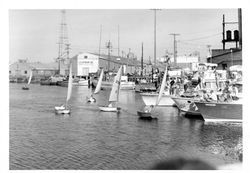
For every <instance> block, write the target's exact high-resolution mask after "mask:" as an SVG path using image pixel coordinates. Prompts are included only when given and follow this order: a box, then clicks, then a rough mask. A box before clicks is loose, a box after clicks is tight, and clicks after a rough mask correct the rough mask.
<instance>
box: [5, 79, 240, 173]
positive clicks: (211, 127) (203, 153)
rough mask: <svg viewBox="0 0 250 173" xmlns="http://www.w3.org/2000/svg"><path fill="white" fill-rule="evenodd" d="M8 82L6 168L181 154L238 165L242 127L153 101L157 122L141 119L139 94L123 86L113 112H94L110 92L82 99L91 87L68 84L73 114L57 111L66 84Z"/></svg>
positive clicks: (146, 163)
mask: <svg viewBox="0 0 250 173" xmlns="http://www.w3.org/2000/svg"><path fill="white" fill-rule="evenodd" d="M21 88H22V84H10V87H9V89H10V117H9V120H10V129H9V130H10V149H9V155H10V160H9V164H10V165H9V166H10V169H11V170H16V169H17V170H22V169H85V170H86V169H92V170H97V169H129V170H131V169H150V168H151V167H152V166H153V165H154V164H155V163H157V162H159V161H162V160H164V159H168V158H174V157H177V156H182V157H185V158H199V159H201V160H203V161H205V162H207V163H209V164H212V165H214V166H220V165H223V164H231V163H238V162H240V161H239V157H238V156H239V155H238V152H239V150H240V148H241V147H242V125H241V124H228V123H227V124H226V123H224V124H223V123H219V124H218V123H217V124H215V123H209V124H208V123H204V122H203V121H201V120H191V119H187V118H184V117H182V116H180V115H179V113H178V110H177V108H176V107H158V108H156V110H155V111H154V113H155V114H157V115H158V120H153V121H145V120H140V119H138V117H137V114H136V111H137V110H139V109H140V108H142V107H143V101H142V99H141V97H140V94H138V93H135V92H134V91H121V93H120V103H119V105H120V107H122V111H121V112H120V113H119V114H117V113H107V112H100V111H99V109H98V105H107V102H108V97H109V92H110V91H107V90H106V91H104V90H102V91H101V92H100V94H98V95H97V96H95V98H96V99H97V102H96V103H94V104H89V103H86V96H89V95H90V92H91V90H90V89H88V88H87V87H85V86H74V87H73V91H72V98H71V100H70V103H69V104H70V106H71V109H72V112H71V115H69V116H67V115H56V114H55V113H54V106H57V105H60V104H62V103H64V102H65V99H66V92H67V88H64V87H58V86H40V85H37V84H31V85H30V90H22V89H21Z"/></svg>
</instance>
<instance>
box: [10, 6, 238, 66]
mask: <svg viewBox="0 0 250 173" xmlns="http://www.w3.org/2000/svg"><path fill="white" fill-rule="evenodd" d="M223 14H225V17H226V21H228V22H229V21H238V11H237V9H161V10H159V11H157V51H156V52H157V57H162V56H163V55H164V53H165V51H166V50H168V52H170V53H172V52H173V36H171V35H169V34H170V33H178V34H180V36H178V37H177V40H178V45H177V46H178V55H184V54H187V55H188V54H190V53H192V52H194V51H199V52H200V53H201V56H202V57H203V58H204V57H206V55H207V46H206V45H211V46H212V47H211V48H212V49H216V48H222V44H221V40H222V15H223ZM60 22H61V12H60V10H10V11H9V26H10V33H9V34H10V62H14V61H16V60H17V59H26V58H27V59H29V61H41V62H52V61H54V59H55V58H56V57H57V56H58V45H57V43H58V37H59V31H60V30H59V24H60ZM66 23H67V28H68V37H69V42H70V44H71V52H70V56H74V55H75V54H77V53H79V52H98V49H99V39H100V25H102V42H101V47H102V48H103V49H102V53H107V49H105V43H106V42H107V41H108V40H110V41H111V42H112V45H113V48H114V49H113V52H112V54H113V55H117V47H118V25H119V28H120V52H121V51H125V52H126V53H128V51H129V48H130V49H131V52H134V53H135V55H136V56H137V57H138V58H139V57H141V43H142V42H143V43H144V57H145V58H146V59H148V57H149V56H150V57H151V60H152V58H153V55H154V12H153V11H152V10H149V9H140V10H132V9H128V10H107V9H106V10H76V9H74V10H67V9H66ZM226 29H232V30H234V29H238V26H237V25H230V26H228V27H227V28H226ZM120 54H121V53H120Z"/></svg>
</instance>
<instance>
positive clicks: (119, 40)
mask: <svg viewBox="0 0 250 173" xmlns="http://www.w3.org/2000/svg"><path fill="white" fill-rule="evenodd" d="M118 57H120V28H119V25H118Z"/></svg>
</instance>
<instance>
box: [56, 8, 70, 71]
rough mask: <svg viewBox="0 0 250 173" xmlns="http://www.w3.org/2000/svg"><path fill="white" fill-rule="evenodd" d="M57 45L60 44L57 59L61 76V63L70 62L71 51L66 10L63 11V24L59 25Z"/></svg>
mask: <svg viewBox="0 0 250 173" xmlns="http://www.w3.org/2000/svg"><path fill="white" fill-rule="evenodd" d="M57 44H58V57H57V62H58V70H59V74H61V63H64V62H65V60H67V61H69V50H70V44H69V40H68V31H67V23H66V10H61V23H60V25H59V38H58V43H57ZM65 57H66V58H65Z"/></svg>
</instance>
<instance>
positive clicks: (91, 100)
mask: <svg viewBox="0 0 250 173" xmlns="http://www.w3.org/2000/svg"><path fill="white" fill-rule="evenodd" d="M88 101H89V102H96V99H95V98H94V97H93V94H91V96H90V97H89V99H88Z"/></svg>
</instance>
